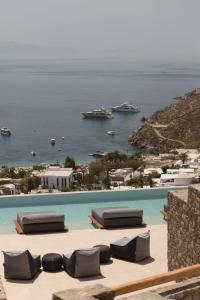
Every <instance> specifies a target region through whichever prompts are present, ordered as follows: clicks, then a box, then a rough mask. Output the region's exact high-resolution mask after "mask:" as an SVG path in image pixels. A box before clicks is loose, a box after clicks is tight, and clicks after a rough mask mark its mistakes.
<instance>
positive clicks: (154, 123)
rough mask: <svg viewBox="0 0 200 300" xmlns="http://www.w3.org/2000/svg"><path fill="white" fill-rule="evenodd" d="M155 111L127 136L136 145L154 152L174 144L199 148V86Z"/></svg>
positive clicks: (167, 149) (175, 146)
mask: <svg viewBox="0 0 200 300" xmlns="http://www.w3.org/2000/svg"><path fill="white" fill-rule="evenodd" d="M176 99H177V100H176V102H175V103H173V104H171V105H169V106H167V107H166V108H164V109H162V110H159V111H157V112H155V113H154V114H153V115H152V116H151V117H150V118H149V119H148V120H144V122H143V125H142V126H141V127H140V128H139V129H138V130H137V131H135V132H133V133H132V134H131V136H130V137H129V142H130V143H131V144H132V145H134V146H136V147H137V148H138V149H141V150H142V149H143V150H145V151H150V152H151V151H152V152H153V151H154V152H158V153H164V152H169V151H170V150H172V149H175V148H200V88H196V89H194V90H192V91H191V92H189V93H187V94H185V95H184V96H180V97H176Z"/></svg>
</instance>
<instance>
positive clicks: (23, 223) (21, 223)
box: [14, 211, 67, 234]
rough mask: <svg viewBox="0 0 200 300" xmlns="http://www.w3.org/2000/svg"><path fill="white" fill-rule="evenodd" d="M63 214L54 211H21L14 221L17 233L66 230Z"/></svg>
mask: <svg viewBox="0 0 200 300" xmlns="http://www.w3.org/2000/svg"><path fill="white" fill-rule="evenodd" d="M64 220H65V216H64V215H63V214H59V213H56V212H54V211H43V212H22V213H18V214H17V220H15V221H14V223H15V226H16V230H17V232H18V233H19V234H23V233H25V234H30V233H45V232H58V231H61V232H62V231H67V228H66V227H65V224H64Z"/></svg>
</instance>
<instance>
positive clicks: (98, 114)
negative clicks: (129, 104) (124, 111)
mask: <svg viewBox="0 0 200 300" xmlns="http://www.w3.org/2000/svg"><path fill="white" fill-rule="evenodd" d="M81 114H82V115H83V117H84V118H85V119H112V118H113V114H112V112H111V111H109V110H107V109H105V108H104V107H101V108H99V109H94V110H92V111H88V112H82V113H81Z"/></svg>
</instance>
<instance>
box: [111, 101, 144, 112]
mask: <svg viewBox="0 0 200 300" xmlns="http://www.w3.org/2000/svg"><path fill="white" fill-rule="evenodd" d="M111 109H112V111H115V112H130V113H137V112H139V109H138V107H137V106H135V105H133V104H129V103H127V102H124V103H122V104H120V105H117V106H113V107H111Z"/></svg>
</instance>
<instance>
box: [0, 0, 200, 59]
mask: <svg viewBox="0 0 200 300" xmlns="http://www.w3.org/2000/svg"><path fill="white" fill-rule="evenodd" d="M0 8H1V9H0V54H2V53H4V54H5V53H9V52H11V53H12V51H15V52H16V53H18V54H19V53H20V51H22V53H23V51H25V52H27V53H28V52H29V53H31V54H33V53H34V52H35V53H36V52H37V53H38V52H41V53H42V51H43V52H45V51H49V52H51V51H52V53H54V54H55V53H61V52H62V53H65V55H69V56H70V55H72V54H77V55H79V56H81V55H83V56H84V55H86V56H87V55H88V56H90V55H94V56H95V55H97V56H101V55H104V56H106V55H107V56H115V57H117V56H122V57H123V56H127V57H132V58H135V59H136V60H139V61H143V60H144V61H149V62H150V61H194V62H195V61H198V62H199V61H200V38H199V28H200V17H199V12H200V1H199V0H0Z"/></svg>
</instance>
